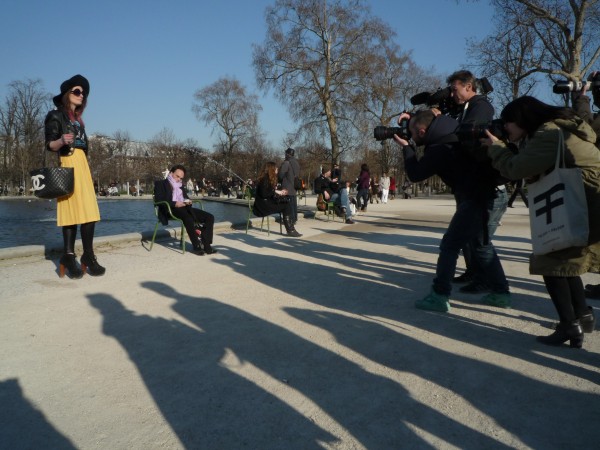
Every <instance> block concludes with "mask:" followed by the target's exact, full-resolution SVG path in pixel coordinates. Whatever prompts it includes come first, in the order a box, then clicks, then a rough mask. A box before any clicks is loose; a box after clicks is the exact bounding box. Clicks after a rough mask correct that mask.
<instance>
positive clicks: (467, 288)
mask: <svg viewBox="0 0 600 450" xmlns="http://www.w3.org/2000/svg"><path fill="white" fill-rule="evenodd" d="M489 290H490V288H489V287H488V286H487V285H486V284H485V283H480V282H479V281H472V282H470V283H469V284H465V285H464V286H461V288H460V289H459V291H460V292H465V293H467V294H480V293H482V292H488V291H489Z"/></svg>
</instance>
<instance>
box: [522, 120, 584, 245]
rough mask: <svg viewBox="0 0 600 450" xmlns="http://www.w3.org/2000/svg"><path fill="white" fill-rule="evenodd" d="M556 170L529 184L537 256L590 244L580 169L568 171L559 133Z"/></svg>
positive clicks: (563, 144)
mask: <svg viewBox="0 0 600 450" xmlns="http://www.w3.org/2000/svg"><path fill="white" fill-rule="evenodd" d="M558 133H559V137H558V150H557V152H556V163H555V165H554V170H552V172H550V173H549V174H547V175H545V176H542V177H541V178H540V179H539V180H538V181H537V182H535V183H531V184H529V187H528V192H529V200H530V203H529V222H530V225H531V243H532V247H533V254H534V255H545V254H547V253H550V252H554V251H557V250H562V249H565V248H569V247H584V246H586V245H587V244H588V236H589V219H588V209H587V201H586V198H585V190H584V187H583V180H582V178H581V169H580V168H578V167H574V168H571V169H567V168H565V167H564V166H565V142H564V136H563V132H562V130H561V129H559V130H558Z"/></svg>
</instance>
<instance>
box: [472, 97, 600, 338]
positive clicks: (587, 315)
mask: <svg viewBox="0 0 600 450" xmlns="http://www.w3.org/2000/svg"><path fill="white" fill-rule="evenodd" d="M500 117H501V119H502V120H503V121H504V128H505V130H506V132H507V134H508V140H509V141H510V142H512V143H515V144H517V145H518V152H517V153H513V152H512V151H511V150H510V149H509V148H508V146H507V145H506V144H505V143H504V142H502V141H501V140H499V139H498V138H496V137H495V136H493V135H492V134H491V133H490V132H489V131H486V134H487V138H484V139H482V140H481V141H482V143H483V144H486V145H487V146H488V150H487V151H488V155H489V156H490V158H491V159H492V165H493V166H494V167H495V168H496V169H497V170H498V171H499V172H500V173H501V175H503V176H505V177H506V178H509V179H511V180H518V179H521V178H525V179H527V180H528V182H535V181H536V180H537V179H538V178H539V176H540V175H543V174H544V173H546V172H547V171H548V170H551V169H552V168H553V167H554V165H555V162H556V152H557V148H558V139H559V130H562V132H563V135H564V142H565V164H566V166H567V167H579V168H581V170H582V178H583V184H584V189H585V194H586V200H587V205H588V217H587V218H586V220H588V221H589V230H590V232H589V239H588V245H587V246H585V247H571V248H567V249H563V250H558V251H555V252H551V253H548V254H545V255H533V254H532V255H531V257H530V261H529V271H530V273H531V274H533V275H541V276H542V277H543V279H544V284H545V285H546V289H547V291H548V294H549V295H550V298H551V299H552V302H553V303H554V306H555V308H556V311H557V313H558V316H559V320H560V322H559V324H558V325H557V327H556V331H555V332H554V333H553V334H551V335H550V336H539V337H538V338H537V339H538V341H540V342H542V343H544V344H547V345H562V344H563V343H565V342H566V341H569V343H570V346H571V347H576V348H580V347H581V346H582V344H583V332H584V331H585V332H592V331H593V330H594V327H595V318H594V313H593V310H592V308H590V307H588V305H587V303H586V298H585V294H584V287H583V282H582V280H581V275H582V274H584V273H586V272H596V273H599V272H600V151H598V148H597V147H596V146H595V145H594V143H595V141H596V134H595V133H594V131H593V130H592V128H591V127H590V126H589V124H587V123H586V122H585V121H584V120H583V119H581V118H580V117H579V116H577V115H576V113H575V111H574V110H572V109H571V108H564V107H558V106H551V105H548V104H546V103H543V102H541V101H540V100H538V99H536V98H534V97H530V96H524V97H520V98H518V99H516V100H514V101H512V102H510V103H509V104H508V105H506V107H505V108H504V109H503V110H502V113H501V116H500Z"/></svg>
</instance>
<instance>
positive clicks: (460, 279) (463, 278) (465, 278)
mask: <svg viewBox="0 0 600 450" xmlns="http://www.w3.org/2000/svg"><path fill="white" fill-rule="evenodd" d="M471 281H473V277H472V276H471V274H470V273H468V272H465V273H463V274H462V275H459V276H457V277H454V278H452V282H453V283H470V282H471Z"/></svg>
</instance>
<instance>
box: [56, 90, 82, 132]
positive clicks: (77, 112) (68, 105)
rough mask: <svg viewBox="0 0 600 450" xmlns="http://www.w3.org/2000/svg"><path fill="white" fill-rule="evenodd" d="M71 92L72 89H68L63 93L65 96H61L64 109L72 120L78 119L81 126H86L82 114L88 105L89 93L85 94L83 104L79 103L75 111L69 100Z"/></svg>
mask: <svg viewBox="0 0 600 450" xmlns="http://www.w3.org/2000/svg"><path fill="white" fill-rule="evenodd" d="M70 93H71V89H69V90H67V92H65V93H64V94H63V96H62V97H61V102H60V103H61V106H62V109H63V111H64V112H65V113H66V114H67V116H69V119H70V120H71V121H75V120H76V121H78V122H79V123H80V124H81V126H85V124H84V123H83V119H82V117H81V116H82V114H83V111H84V110H85V107H86V106H87V93H85V95H84V96H83V102H81V105H77V106H76V107H75V111H73V110H72V109H71V102H70V101H69V94H70Z"/></svg>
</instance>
